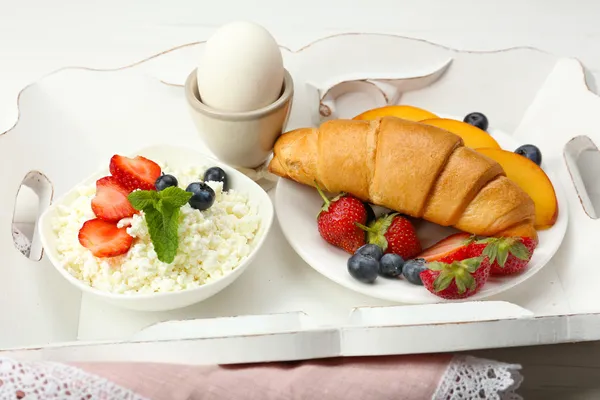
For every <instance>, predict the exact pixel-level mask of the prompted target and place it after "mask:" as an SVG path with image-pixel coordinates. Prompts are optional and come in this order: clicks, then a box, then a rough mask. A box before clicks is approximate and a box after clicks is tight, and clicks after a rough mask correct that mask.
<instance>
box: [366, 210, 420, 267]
mask: <svg viewBox="0 0 600 400" xmlns="http://www.w3.org/2000/svg"><path fill="white" fill-rule="evenodd" d="M359 227H360V228H361V229H363V230H365V231H366V232H367V242H368V243H371V244H376V245H378V246H379V247H381V248H382V249H383V251H384V252H385V253H392V254H398V255H399V256H401V257H402V258H404V259H405V260H408V259H409V258H413V257H414V256H416V255H417V254H419V253H420V252H421V243H420V242H419V238H418V237H417V233H416V231H415V227H414V226H413V225H412V224H411V223H410V221H409V220H407V219H406V218H404V217H402V216H401V215H399V214H398V213H392V214H388V215H383V216H381V217H379V218H378V219H376V220H375V221H374V222H372V223H371V224H370V225H369V226H368V227H366V226H363V225H359Z"/></svg>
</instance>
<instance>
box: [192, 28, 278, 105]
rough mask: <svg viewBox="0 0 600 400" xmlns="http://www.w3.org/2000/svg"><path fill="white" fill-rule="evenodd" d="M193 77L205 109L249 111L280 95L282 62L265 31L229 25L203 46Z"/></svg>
mask: <svg viewBox="0 0 600 400" xmlns="http://www.w3.org/2000/svg"><path fill="white" fill-rule="evenodd" d="M196 74H197V77H198V92H199V93H200V98H201V100H202V102H203V103H204V104H206V105H207V106H209V107H212V108H215V109H217V110H221V111H230V112H231V111H233V112H244V111H252V110H257V109H259V108H262V107H265V106H267V105H269V104H271V103H273V102H274V101H275V100H277V99H278V98H279V96H280V95H281V90H282V86H283V76H284V69H283V58H282V56H281V50H280V49H279V46H278V45H277V42H276V41H275V39H274V38H273V36H271V34H270V33H269V32H268V31H267V30H266V29H265V28H263V27H262V26H260V25H257V24H254V23H251V22H245V21H240V22H232V23H229V24H226V25H224V26H222V27H221V28H219V29H218V30H217V32H216V33H215V34H214V35H213V36H212V37H211V38H210V39H209V40H208V41H207V42H206V44H205V49H204V55H203V57H202V60H201V62H200V64H199V66H198V70H197V73H196Z"/></svg>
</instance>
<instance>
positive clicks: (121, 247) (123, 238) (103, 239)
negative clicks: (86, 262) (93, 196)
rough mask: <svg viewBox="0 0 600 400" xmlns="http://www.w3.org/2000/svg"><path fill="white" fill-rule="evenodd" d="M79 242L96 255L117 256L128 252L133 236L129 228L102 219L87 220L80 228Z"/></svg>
mask: <svg viewBox="0 0 600 400" xmlns="http://www.w3.org/2000/svg"><path fill="white" fill-rule="evenodd" d="M79 243H81V245H82V246H83V247H85V248H86V249H88V250H90V251H91V252H92V254H93V255H94V256H96V257H115V256H118V255H121V254H125V253H127V251H128V250H129V248H130V247H131V244H132V243H133V238H132V237H131V236H129V234H128V233H127V228H117V224H116V223H114V222H107V221H103V220H101V219H98V218H96V219H91V220H89V221H86V222H85V223H84V224H83V226H82V227H81V229H80V230H79Z"/></svg>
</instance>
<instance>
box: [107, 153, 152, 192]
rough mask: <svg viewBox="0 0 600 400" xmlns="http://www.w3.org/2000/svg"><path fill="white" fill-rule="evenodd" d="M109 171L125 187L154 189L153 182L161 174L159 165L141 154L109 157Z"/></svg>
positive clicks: (129, 188)
mask: <svg viewBox="0 0 600 400" xmlns="http://www.w3.org/2000/svg"><path fill="white" fill-rule="evenodd" d="M110 173H111V174H112V175H113V176H114V177H115V178H117V180H118V181H119V182H120V183H121V186H123V187H124V188H125V189H127V190H129V191H130V192H131V191H133V190H135V189H142V190H154V184H155V182H156V180H157V179H158V177H159V176H160V174H161V170H160V166H159V165H158V164H157V163H155V162H154V161H152V160H149V159H147V158H145V157H142V156H137V157H135V158H129V157H125V156H120V155H117V154H115V155H114V156H112V158H111V159H110Z"/></svg>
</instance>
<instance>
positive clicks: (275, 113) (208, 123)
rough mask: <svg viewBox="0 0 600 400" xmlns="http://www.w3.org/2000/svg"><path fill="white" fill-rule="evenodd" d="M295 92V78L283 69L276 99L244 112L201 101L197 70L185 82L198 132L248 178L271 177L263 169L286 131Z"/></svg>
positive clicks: (221, 156)
mask: <svg viewBox="0 0 600 400" xmlns="http://www.w3.org/2000/svg"><path fill="white" fill-rule="evenodd" d="M293 94H294V81H293V80H292V76H291V75H290V73H289V72H288V71H287V70H284V80H283V86H282V88H281V94H280V95H279V98H278V99H277V100H275V101H274V102H273V103H271V104H269V105H268V106H266V107H262V108H259V109H258V110H253V111H246V112H228V111H220V110H216V109H214V108H211V107H209V106H207V105H206V104H204V103H203V102H202V98H201V97H200V93H199V92H198V80H197V77H196V69H194V70H193V71H192V72H191V73H190V74H189V75H188V77H187V79H186V82H185V97H186V101H187V104H188V109H189V111H190V114H191V116H192V120H193V121H194V124H195V125H196V129H197V130H198V134H199V135H200V137H201V138H202V140H203V141H204V143H206V146H207V147H208V148H209V149H210V150H211V151H212V152H213V153H214V154H215V156H217V157H218V158H219V159H220V160H221V161H223V162H225V163H227V164H229V165H231V166H232V167H234V168H236V169H238V170H239V171H241V172H243V173H244V174H246V175H248V176H249V177H250V178H251V179H253V180H255V181H259V180H262V179H271V180H272V179H273V178H272V177H271V176H270V174H269V173H268V172H267V171H266V160H267V159H268V158H269V157H270V156H271V155H272V152H273V146H274V145H275V141H276V140H277V137H278V136H279V135H280V134H281V133H282V132H283V131H284V130H285V126H286V124H287V121H288V118H289V115H290V110H291V106H292V98H293Z"/></svg>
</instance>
